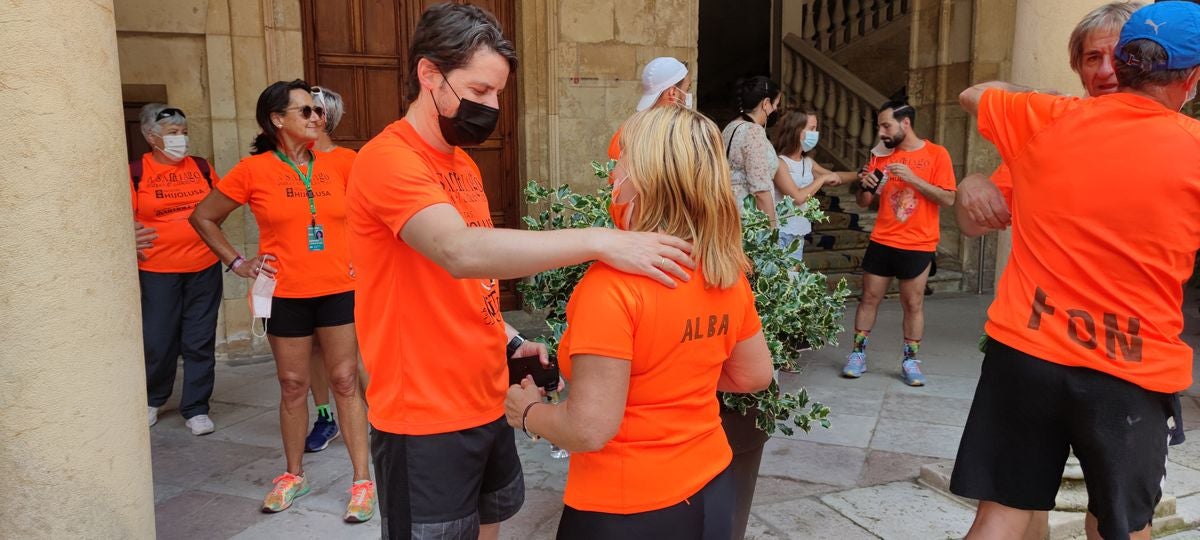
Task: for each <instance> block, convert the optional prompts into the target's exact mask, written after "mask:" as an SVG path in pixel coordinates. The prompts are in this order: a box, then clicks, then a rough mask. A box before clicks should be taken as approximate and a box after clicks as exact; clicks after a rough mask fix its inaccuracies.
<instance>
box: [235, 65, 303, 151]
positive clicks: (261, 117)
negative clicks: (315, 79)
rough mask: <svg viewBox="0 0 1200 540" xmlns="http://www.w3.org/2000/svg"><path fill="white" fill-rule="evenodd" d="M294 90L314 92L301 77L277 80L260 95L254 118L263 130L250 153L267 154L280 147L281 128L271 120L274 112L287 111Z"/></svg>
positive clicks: (251, 145)
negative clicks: (285, 80)
mask: <svg viewBox="0 0 1200 540" xmlns="http://www.w3.org/2000/svg"><path fill="white" fill-rule="evenodd" d="M292 90H304V91H305V92H308V93H310V94H311V93H312V87H311V86H309V85H308V83H307V82H304V81H303V80H301V79H296V80H293V81H292V82H284V81H276V82H274V83H272V84H271V86H268V87H267V89H266V90H263V91H262V93H261V94H259V95H258V105H256V106H255V107H254V119H255V120H257V121H258V128H259V129H261V130H262V133H259V134H258V135H256V136H255V137H254V142H253V143H251V144H250V154H251V155H258V154H265V153H267V152H270V151H272V150H275V149H276V148H278V147H279V129H278V128H276V127H275V124H274V123H273V122H271V114H272V113H284V112H287V107H288V104H290V103H291V102H292Z"/></svg>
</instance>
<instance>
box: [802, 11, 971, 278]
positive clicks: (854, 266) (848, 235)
mask: <svg viewBox="0 0 1200 540" xmlns="http://www.w3.org/2000/svg"><path fill="white" fill-rule="evenodd" d="M912 9H913V8H912V2H910V1H909V0H805V2H804V6H803V21H802V23H803V24H802V30H801V32H800V35H797V34H788V35H787V36H786V37H784V39H783V43H782V44H781V45H782V51H781V59H782V62H781V68H782V73H781V74H780V83H781V86H782V87H783V95H784V100H783V101H784V103H785V105H787V106H789V107H801V108H805V109H809V110H813V111H815V112H816V113H817V115H818V117H819V122H820V126H821V140H820V142H819V143H818V145H817V147H818V154H817V156H818V159H819V160H820V161H822V162H828V163H827V164H826V165H825V166H826V168H828V169H831V170H842V171H845V170H851V171H853V170H858V169H859V168H860V167H862V166H863V164H865V163H866V162H867V161H868V159H869V157H870V155H869V153H870V148H871V147H872V146H874V145H875V142H876V137H875V132H876V129H875V115H876V112H877V111H876V107H878V106H879V105H880V104H882V103H883V102H884V101H886V99H887V98H886V97H885V96H884V95H883V93H881V92H880V91H879V90H878V89H876V88H875V87H874V86H872V84H871V83H869V82H867V80H866V78H870V77H863V76H860V75H859V74H856V73H854V72H852V71H850V70H849V69H848V68H847V67H845V66H843V65H842V64H841V63H840V62H839V60H838V58H837V57H838V56H839V55H846V54H860V55H861V52H862V51H859V52H858V53H854V49H855V48H869V47H873V46H877V45H878V43H879V39H880V38H881V36H885V35H888V34H891V35H893V36H895V35H897V34H896V33H898V32H908V31H909V30H908V28H909V24H908V21H909V19H910V18H911V14H912ZM860 69H863V70H865V71H872V70H873V68H868V67H862V66H861V65H860ZM862 75H864V76H868V75H871V74H870V73H863V74H862ZM875 75H878V73H876V74H875ZM874 79H879V78H878V77H874ZM818 198H819V199H820V200H821V203H822V207H823V208H824V209H825V211H826V213H827V214H828V215H829V218H830V219H829V221H828V222H827V223H814V224H813V234H812V237H811V238H810V239H809V241H808V243H806V245H805V249H804V262H805V264H806V265H807V266H808V267H809V268H810V269H812V270H817V271H820V272H822V273H824V274H825V275H826V276H828V278H829V281H830V283H831V284H836V283H837V282H838V280H840V279H843V278H844V279H845V280H846V282H847V284H848V285H849V286H850V289H851V290H852V291H855V293H856V294H860V292H861V290H862V269H861V265H862V257H863V253H864V252H865V251H866V247H867V242H868V241H869V238H870V231H871V230H872V228H873V227H874V225H875V212H874V211H872V210H866V209H862V208H859V207H858V204H857V203H856V202H855V201H854V196H853V195H852V194H851V192H850V186H849V185H842V186H837V187H833V188H826V189H824V190H822V192H821V193H820V194H819V195H818ZM960 269H961V268H960V263H959V262H958V261H956V260H953V258H952V257H941V256H939V257H938V272H937V274H936V275H935V276H933V277H931V278H930V280H929V287H930V288H931V289H932V290H933V291H934V292H957V291H960V290H961V288H962V281H963V280H962V277H963V276H962V273H961V272H959V271H958V270H960ZM897 287H898V285H897V284H896V283H895V282H893V283H892V287H891V290H890V291H889V295H891V294H895V293H897V292H898V291H897Z"/></svg>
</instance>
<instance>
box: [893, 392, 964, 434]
mask: <svg viewBox="0 0 1200 540" xmlns="http://www.w3.org/2000/svg"><path fill="white" fill-rule="evenodd" d="M970 410H971V400H970V399H961V398H954V397H945V396H940V395H930V394H925V393H915V392H888V393H887V396H886V398H885V399H884V400H883V405H882V407H881V408H880V411H879V416H881V417H883V418H893V419H897V420H909V421H912V422H923V423H926V424H936V425H943V426H954V427H962V426H965V425H967V413H968V412H969V411H970Z"/></svg>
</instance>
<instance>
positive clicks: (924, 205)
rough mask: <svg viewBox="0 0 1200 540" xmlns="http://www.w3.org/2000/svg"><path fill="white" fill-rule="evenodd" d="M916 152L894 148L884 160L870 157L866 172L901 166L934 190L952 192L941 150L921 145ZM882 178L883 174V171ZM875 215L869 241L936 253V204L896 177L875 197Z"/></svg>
mask: <svg viewBox="0 0 1200 540" xmlns="http://www.w3.org/2000/svg"><path fill="white" fill-rule="evenodd" d="M923 142H924V143H925V144H924V145H923V146H921V148H918V149H916V150H912V151H906V150H901V149H899V148H896V149H895V150H894V151H892V153H891V154H889V155H886V156H876V155H872V156H871V161H870V162H869V163H868V164H867V170H868V171H871V170H881V171H883V170H884V167H887V166H888V165H890V164H892V163H902V164H904V165H908V168H909V169H912V172H913V174H916V175H917V176H918V177H920V178H922V179H923V180H925V181H926V182H929V183H930V184H933V185H934V186H936V187H939V188H942V189H945V190H948V191H954V190H956V189H958V188H957V186H956V184H955V182H954V165H953V164H952V163H951V162H950V153H949V152H947V151H946V149H945V148H944V147H942V146H939V145H936V144H933V143H932V142H929V141H923ZM884 172H885V174H886V171H884ZM876 196H877V197H879V215H878V217H877V218H876V219H875V230H874V231H871V240H873V241H875V242H878V243H880V244H883V245H885V246H890V247H894V248H896V249H908V250H913V251H936V250H937V245H938V240H939V239H940V238H941V218H940V214H939V212H940V209H939V208H938V203H937V201H934V200H933V199H930V198H928V197H926V196H925V195H922V194H921V192H920V191H917V188H915V187H913V186H912V185H910V184H909V183H908V182H905V181H904V180H901V179H900V178H899V177H897V176H893V175H890V174H889V175H887V183H885V184H884V185H883V188H882V189H880V190H879V193H878V194H876Z"/></svg>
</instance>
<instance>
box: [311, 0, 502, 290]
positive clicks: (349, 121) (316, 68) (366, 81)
mask: <svg viewBox="0 0 1200 540" xmlns="http://www.w3.org/2000/svg"><path fill="white" fill-rule="evenodd" d="M441 1H442V0H419V1H416V2H413V1H411V0H302V1H301V10H302V18H303V24H304V44H305V47H304V59H305V76H306V78H307V80H308V82H309V83H311V84H316V85H321V86H328V87H329V88H330V89H332V90H334V91H335V92H338V93H339V94H341V95H342V99H343V100H344V101H345V104H346V113H345V115H344V116H343V117H342V121H341V123H340V124H339V125H338V127H337V130H335V131H334V133H333V140H334V141H335V142H336V143H337V144H339V145H342V146H347V147H350V148H355V149H357V148H359V147H361V146H362V145H363V144H364V143H366V142H367V141H368V140H370V139H371V137H374V136H375V135H376V134H378V133H379V132H380V131H381V130H382V129H383V128H384V127H386V126H387V125H388V124H390V123H392V122H393V121H395V120H397V119H399V118H400V117H402V116H403V115H404V112H405V110H406V109H407V103H405V102H404V89H405V84H406V82H405V78H406V71H407V69H408V52H409V51H408V48H409V42H410V39H411V36H412V32H413V30H414V29H415V28H416V26H417V21H418V20H420V18H421V13H422V12H423V11H424V10H425V8H426V7H427V6H430V5H433V4H437V3H440V2H441ZM458 3H470V4H475V5H478V6H480V7H482V8H484V9H486V10H488V11H490V12H492V13H493V14H494V15H495V16H496V18H497V19H498V20H499V21H500V25H501V26H502V27H503V28H504V33H505V36H507V37H508V38H509V39H513V31H514V28H515V24H516V6H515V0H475V1H470V2H467V1H463V0H460V1H459V2H458ZM514 43H515V41H514ZM516 83H517V77H516V76H515V74H514V75H512V76H510V78H509V82H508V86H507V87H506V88H505V90H504V92H503V93H502V94H500V121H499V124H498V125H497V127H496V131H495V133H493V134H492V136H491V137H489V138H488V140H486V141H484V142H483V144H480V145H479V146H474V147H469V148H467V149H466V150H467V153H468V154H470V156H471V158H472V159H474V160H475V163H477V164H478V165H479V171H480V172H481V173H482V175H483V184H484V191H485V192H486V193H487V196H488V206H489V207H490V208H491V211H492V223H493V224H494V225H495V226H496V227H508V228H518V227H519V226H520V223H521V216H520V212H521V209H522V204H521V201H522V197H521V187H522V186H521V181H520V178H519V176H518V170H519V167H518V164H517V119H518V110H517V88H516ZM500 290H501V295H500V298H501V304H502V305H501V307H502V309H518V308H520V306H521V303H520V298H519V296H518V295H517V291H516V286H515V282H514V281H505V282H502V284H501V289H500Z"/></svg>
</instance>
